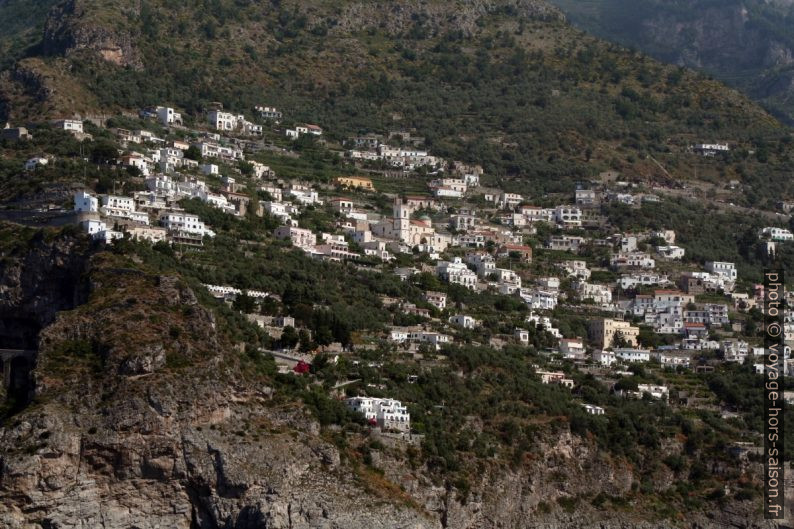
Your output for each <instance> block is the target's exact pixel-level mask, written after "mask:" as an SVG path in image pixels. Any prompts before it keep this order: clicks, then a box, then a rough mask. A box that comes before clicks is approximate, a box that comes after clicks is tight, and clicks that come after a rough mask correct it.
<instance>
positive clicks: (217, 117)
mask: <svg viewBox="0 0 794 529" xmlns="http://www.w3.org/2000/svg"><path fill="white" fill-rule="evenodd" d="M207 120H208V121H209V124H210V125H211V126H212V127H213V128H214V129H215V130H226V131H232V130H234V129H235V128H237V116H235V115H234V114H232V113H230V112H223V111H221V110H210V111H209V112H208V113H207Z"/></svg>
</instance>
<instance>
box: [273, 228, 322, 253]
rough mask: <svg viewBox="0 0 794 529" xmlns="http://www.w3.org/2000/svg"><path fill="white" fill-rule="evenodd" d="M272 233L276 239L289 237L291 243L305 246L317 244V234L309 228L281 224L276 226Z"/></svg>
mask: <svg viewBox="0 0 794 529" xmlns="http://www.w3.org/2000/svg"><path fill="white" fill-rule="evenodd" d="M273 235H274V236H275V237H276V238H278V239H289V240H290V241H292V244H293V245H295V246H298V247H302V248H306V247H310V246H314V245H316V244H317V236H316V235H315V234H314V233H312V231H311V230H307V229H305V228H296V227H293V226H281V227H279V228H276V230H275V231H274V232H273Z"/></svg>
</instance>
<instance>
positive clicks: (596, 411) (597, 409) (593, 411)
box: [582, 404, 604, 415]
mask: <svg viewBox="0 0 794 529" xmlns="http://www.w3.org/2000/svg"><path fill="white" fill-rule="evenodd" d="M582 407H583V408H584V410H585V411H586V412H587V413H589V414H590V415H604V408H602V407H601V406H595V405H593V404H582Z"/></svg>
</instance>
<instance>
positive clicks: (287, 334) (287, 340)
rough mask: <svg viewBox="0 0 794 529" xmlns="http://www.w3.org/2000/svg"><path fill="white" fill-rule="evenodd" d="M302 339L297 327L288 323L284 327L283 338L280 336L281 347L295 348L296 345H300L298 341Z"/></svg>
mask: <svg viewBox="0 0 794 529" xmlns="http://www.w3.org/2000/svg"><path fill="white" fill-rule="evenodd" d="M299 340H300V336H298V331H296V330H295V327H293V326H292V325H287V326H286V327H284V330H283V331H282V332H281V338H279V343H280V344H281V347H282V348H284V349H294V348H295V346H296V345H298V341H299Z"/></svg>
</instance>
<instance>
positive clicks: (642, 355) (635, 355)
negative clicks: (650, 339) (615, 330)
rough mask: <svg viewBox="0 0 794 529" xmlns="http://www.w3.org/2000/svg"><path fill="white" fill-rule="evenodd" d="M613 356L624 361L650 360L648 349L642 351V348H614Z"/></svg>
mask: <svg viewBox="0 0 794 529" xmlns="http://www.w3.org/2000/svg"><path fill="white" fill-rule="evenodd" d="M615 357H616V358H619V359H620V360H623V361H624V362H628V363H631V362H649V361H650V360H651V353H650V351H643V350H642V349H624V348H620V349H615Z"/></svg>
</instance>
